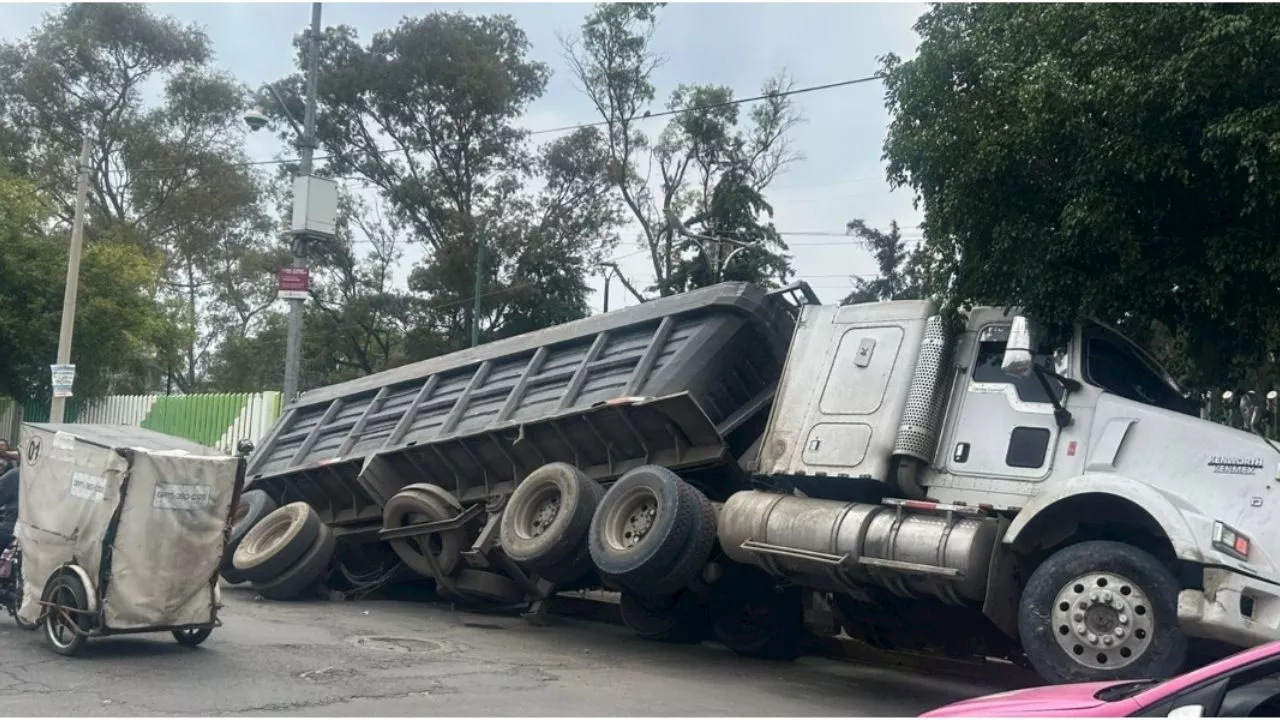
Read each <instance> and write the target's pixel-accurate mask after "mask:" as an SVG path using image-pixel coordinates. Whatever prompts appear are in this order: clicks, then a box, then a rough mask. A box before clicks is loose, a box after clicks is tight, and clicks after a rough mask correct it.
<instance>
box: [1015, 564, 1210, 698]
mask: <svg viewBox="0 0 1280 720" xmlns="http://www.w3.org/2000/svg"><path fill="white" fill-rule="evenodd" d="M1178 589H1179V587H1178V582H1177V579H1176V578H1175V577H1174V575H1173V573H1172V572H1171V571H1170V570H1169V568H1168V567H1166V566H1165V565H1164V564H1163V563H1161V562H1160V561H1159V560H1157V559H1156V558H1154V557H1152V555H1151V554H1150V553H1147V552H1145V551H1143V550H1140V549H1138V548H1136V547H1133V546H1132V545H1127V544H1125V543H1119V542H1112V541H1105V540H1095V541H1088V542H1083V543H1079V544H1076V545H1071V546H1070V547H1067V548H1065V549H1063V550H1059V551H1058V552H1056V553H1054V554H1053V555H1051V556H1049V558H1048V559H1047V560H1045V561H1044V562H1043V563H1041V565H1040V567H1038V568H1037V569H1036V571H1035V572H1034V573H1032V575H1031V578H1030V580H1028V581H1027V585H1026V587H1025V588H1024V589H1023V592H1022V598H1021V600H1020V601H1019V604H1018V633H1019V635H1020V637H1021V640H1022V648H1023V651H1024V652H1025V653H1026V654H1027V659H1028V660H1029V661H1030V662H1031V665H1032V667H1034V668H1035V669H1036V672H1038V673H1040V675H1041V677H1043V678H1044V679H1045V680H1048V681H1049V682H1052V683H1075V682H1094V681H1102V680H1137V679H1145V678H1166V677H1170V676H1172V675H1175V674H1177V673H1178V672H1180V671H1181V670H1182V667H1183V665H1184V664H1185V662H1186V658H1187V637H1186V635H1185V634H1183V632H1182V629H1181V628H1180V627H1178V613H1177V602H1178Z"/></svg>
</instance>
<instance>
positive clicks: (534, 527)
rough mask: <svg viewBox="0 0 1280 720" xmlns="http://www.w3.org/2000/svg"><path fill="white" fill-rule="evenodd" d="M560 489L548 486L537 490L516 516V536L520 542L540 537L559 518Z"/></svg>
mask: <svg viewBox="0 0 1280 720" xmlns="http://www.w3.org/2000/svg"><path fill="white" fill-rule="evenodd" d="M560 504H561V495H560V489H559V488H557V487H556V486H555V485H549V486H547V487H544V488H542V489H540V490H538V492H537V493H535V494H534V495H533V497H531V498H529V502H527V503H525V504H524V506H523V507H522V508H521V511H520V514H519V515H517V516H516V522H515V528H514V529H515V531H516V535H517V536H518V537H519V538H520V539H522V540H533V539H534V538H538V537H541V536H542V535H543V533H545V532H546V531H547V530H548V529H550V528H551V525H552V524H553V523H554V522H555V521H556V518H557V517H559V516H560Z"/></svg>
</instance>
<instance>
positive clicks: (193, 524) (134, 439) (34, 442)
mask: <svg viewBox="0 0 1280 720" xmlns="http://www.w3.org/2000/svg"><path fill="white" fill-rule="evenodd" d="M22 451H23V460H22V483H21V490H20V493H21V494H20V499H19V510H18V528H17V531H16V533H15V535H16V536H17V538H18V541H19V542H20V543H21V544H22V579H23V603H22V608H21V609H20V611H19V615H20V616H21V617H22V618H23V619H24V620H27V621H29V622H34V621H35V620H36V619H37V618H38V617H39V615H40V606H39V603H38V600H39V598H40V597H41V595H42V593H43V592H44V586H45V582H46V581H47V580H48V579H49V576H50V574H51V573H52V572H53V571H54V570H56V569H57V568H58V567H59V566H61V565H63V564H65V563H75V564H76V565H79V566H80V567H82V568H84V570H85V571H86V573H87V574H88V576H89V579H90V581H91V582H92V583H93V585H94V587H92V588H86V591H87V592H88V593H89V595H90V596H91V597H92V596H93V595H95V594H96V595H97V596H98V600H99V601H100V602H101V607H102V609H103V615H102V617H103V629H106V630H140V629H144V628H165V627H174V626H183V625H198V624H204V623H209V622H212V621H213V619H214V613H215V607H214V606H215V604H216V603H217V595H216V588H217V576H216V573H217V569H218V564H219V562H220V560H221V558H222V553H223V549H224V547H225V542H226V538H225V534H224V530H225V527H226V522H227V518H228V517H229V515H230V512H231V500H232V496H233V495H234V493H235V485H236V476H237V473H238V467H239V463H240V460H239V459H237V458H233V457H228V456H226V455H222V454H220V453H219V452H218V451H217V450H213V449H211V448H206V447H204V446H202V445H197V444H195V443H191V442H188V441H186V440H182V439H180V438H174V437H171V436H168V435H163V434H161V433H157V432H153V431H150V430H145V429H142V428H131V427H124V426H112V425H73V424H67V425H45V424H37V423H25V424H24V425H23V426H22ZM104 565H106V566H107V567H104ZM91 602H92V600H91Z"/></svg>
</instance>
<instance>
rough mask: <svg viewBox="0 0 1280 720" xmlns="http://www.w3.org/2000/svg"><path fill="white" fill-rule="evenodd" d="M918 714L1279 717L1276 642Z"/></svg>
mask: <svg viewBox="0 0 1280 720" xmlns="http://www.w3.org/2000/svg"><path fill="white" fill-rule="evenodd" d="M922 717H1181V718H1196V717H1280V641H1277V642H1272V643H1268V644H1266V645H1261V646H1259V647H1256V648H1253V649H1250V650H1245V651H1243V652H1239V653H1236V654H1235V655H1232V656H1231V657H1229V658H1226V659H1224V660H1219V661H1218V662H1215V663H1213V664H1211V665H1206V666H1205V667H1202V668H1200V669H1199V670H1193V671H1191V672H1189V673H1186V674H1183V675H1179V676H1178V677H1175V678H1172V679H1170V680H1163V681H1161V680H1137V681H1132V680H1127V681H1118V682H1094V683H1080V684H1076V685H1050V686H1047V687H1038V688H1030V689H1027V690H1012V691H1010V692H1003V693H996V694H995V695H987V696H985V697H980V698H974V699H973V700H963V701H961V702H958V703H953V704H951V705H947V706H945V707H940V708H938V709H937V710H932V711H930V712H927V713H925V714H924V715H923V716H922Z"/></svg>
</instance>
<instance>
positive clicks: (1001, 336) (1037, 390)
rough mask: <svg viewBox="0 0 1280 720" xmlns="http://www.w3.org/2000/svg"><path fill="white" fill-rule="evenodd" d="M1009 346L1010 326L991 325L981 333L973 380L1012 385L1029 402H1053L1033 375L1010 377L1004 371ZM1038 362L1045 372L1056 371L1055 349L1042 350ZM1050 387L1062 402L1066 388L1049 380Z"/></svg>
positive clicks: (1039, 352)
mask: <svg viewBox="0 0 1280 720" xmlns="http://www.w3.org/2000/svg"><path fill="white" fill-rule="evenodd" d="M1008 343H1009V326H1008V325H988V326H987V327H984V328H982V330H981V331H979V333H978V357H977V359H976V360H975V361H974V363H973V381H974V382H976V383H990V384H998V385H1012V386H1013V387H1014V390H1015V391H1017V393H1018V399H1019V400H1021V401H1022V402H1029V403H1046V404H1048V403H1049V402H1051V401H1050V399H1049V395H1048V394H1046V393H1045V391H1044V386H1043V385H1042V384H1041V383H1040V380H1039V378H1037V377H1035V376H1034V375H1029V376H1027V377H1025V378H1020V377H1015V376H1013V375H1009V374H1008V373H1006V372H1005V371H1003V370H1001V369H1000V364H1001V363H1003V362H1004V349H1005V346H1006V345H1008ZM1035 363H1036V365H1039V366H1040V367H1042V368H1044V369H1045V370H1050V371H1052V370H1054V369H1055V356H1054V352H1053V350H1052V348H1049V347H1041V348H1040V349H1039V351H1038V352H1036V354H1035ZM1048 380H1049V387H1051V388H1053V394H1054V396H1055V397H1056V399H1057V400H1062V385H1061V384H1060V383H1059V382H1058V381H1057V380H1054V379H1053V378H1049V379H1048Z"/></svg>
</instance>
